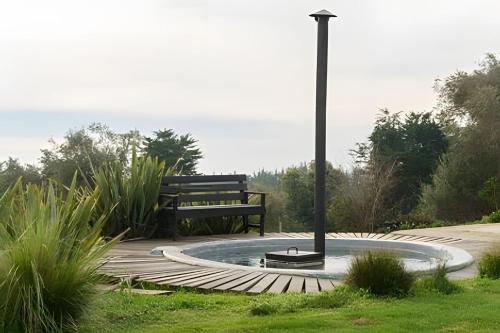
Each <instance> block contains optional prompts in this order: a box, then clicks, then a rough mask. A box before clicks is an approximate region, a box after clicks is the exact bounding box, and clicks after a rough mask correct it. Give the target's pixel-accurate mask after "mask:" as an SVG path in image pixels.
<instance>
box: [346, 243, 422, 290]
mask: <svg viewBox="0 0 500 333" xmlns="http://www.w3.org/2000/svg"><path fill="white" fill-rule="evenodd" d="M413 282H414V277H413V275H411V274H410V273H409V272H407V271H406V269H405V267H404V264H403V263H402V262H401V261H400V260H399V259H398V258H397V257H396V256H395V255H393V254H391V253H389V252H367V253H366V254H363V255H360V256H356V257H354V259H353V260H352V262H351V264H350V266H349V268H348V271H347V277H346V284H347V285H349V286H352V287H355V288H361V289H365V290H367V291H369V292H370V293H372V294H374V295H379V296H404V295H406V294H408V291H409V290H410V288H411V287H412V284H413Z"/></svg>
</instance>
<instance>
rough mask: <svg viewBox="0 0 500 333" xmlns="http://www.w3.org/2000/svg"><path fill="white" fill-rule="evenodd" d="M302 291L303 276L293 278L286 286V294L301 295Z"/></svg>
mask: <svg viewBox="0 0 500 333" xmlns="http://www.w3.org/2000/svg"><path fill="white" fill-rule="evenodd" d="M302 290H304V277H303V276H297V275H295V276H293V277H292V280H291V281H290V285H289V286H288V290H287V291H286V292H287V293H301V292H302Z"/></svg>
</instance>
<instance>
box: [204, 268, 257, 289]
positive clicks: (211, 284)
mask: <svg viewBox="0 0 500 333" xmlns="http://www.w3.org/2000/svg"><path fill="white" fill-rule="evenodd" d="M236 272H238V273H236V274H233V275H230V276H227V277H225V278H222V279H218V280H215V281H212V282H208V283H206V284H202V285H200V286H198V288H200V289H213V288H215V287H218V286H220V285H223V284H224V283H227V282H231V281H234V280H236V279H239V278H241V277H243V276H246V275H248V271H236Z"/></svg>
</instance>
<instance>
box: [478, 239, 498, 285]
mask: <svg viewBox="0 0 500 333" xmlns="http://www.w3.org/2000/svg"><path fill="white" fill-rule="evenodd" d="M478 266H479V276H480V277H487V278H491V279H498V278H500V245H497V246H495V247H493V248H491V249H490V250H488V251H487V252H486V253H484V254H483V256H482V257H481V259H480V260H479V264H478Z"/></svg>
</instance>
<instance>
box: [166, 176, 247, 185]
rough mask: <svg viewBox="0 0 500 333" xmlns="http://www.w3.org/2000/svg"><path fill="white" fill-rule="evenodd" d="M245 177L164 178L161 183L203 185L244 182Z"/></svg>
mask: <svg viewBox="0 0 500 333" xmlns="http://www.w3.org/2000/svg"><path fill="white" fill-rule="evenodd" d="M246 180H247V176H246V175H200V176H165V177H163V181H162V182H163V183H168V184H186V183H205V182H244V181H246Z"/></svg>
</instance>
